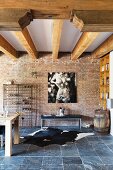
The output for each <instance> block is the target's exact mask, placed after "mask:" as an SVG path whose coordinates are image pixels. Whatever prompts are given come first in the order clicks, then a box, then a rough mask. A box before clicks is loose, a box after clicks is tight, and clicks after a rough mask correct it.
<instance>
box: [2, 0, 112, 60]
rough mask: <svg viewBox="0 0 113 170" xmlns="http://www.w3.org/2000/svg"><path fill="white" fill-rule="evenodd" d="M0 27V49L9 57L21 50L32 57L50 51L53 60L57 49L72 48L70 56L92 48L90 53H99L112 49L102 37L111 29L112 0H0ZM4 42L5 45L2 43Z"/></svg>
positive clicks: (107, 34) (76, 55) (109, 40)
mask: <svg viewBox="0 0 113 170" xmlns="http://www.w3.org/2000/svg"><path fill="white" fill-rule="evenodd" d="M39 19H41V20H39ZM45 19H46V20H45ZM48 19H49V20H48ZM51 19H52V20H53V21H52V20H51ZM67 20H68V21H67ZM63 23H64V24H63ZM0 30H1V32H0V34H1V37H0V42H1V44H0V47H1V51H3V52H4V53H6V54H10V57H11V55H12V53H11V52H12V51H14V52H13V55H12V56H13V57H12V58H15V57H16V56H17V53H18V51H23V50H25V51H27V52H28V53H29V54H30V56H31V57H32V58H33V59H36V58H37V51H51V52H52V55H53V60H55V59H57V58H58V52H59V51H68V52H72V59H73V60H75V59H77V58H79V57H80V55H81V54H82V53H83V52H85V51H89V52H92V51H94V50H95V51H94V52H93V53H92V54H93V55H94V54H96V56H101V55H99V50H100V49H103V48H104V47H105V48H106V50H104V51H106V52H109V50H113V48H112V45H111V44H112V38H109V39H108V40H106V38H108V37H109V36H110V35H111V34H112V30H113V1H112V0H107V2H106V0H92V1H91V2H89V0H64V1H61V0H55V1H53V0H47V1H45V0H41V1H37V0H33V1H32V0H23V1H21V0H18V1H15V0H7V2H6V1H4V0H1V1H0ZM4 31H8V32H4ZM9 31H14V34H15V35H13V34H12V32H9ZM15 31H16V32H15ZM83 32H84V33H83ZM98 32H102V33H98ZM108 32H109V33H108ZM97 35H98V36H97ZM52 37H53V38H52ZM100 37H101V38H100ZM105 40H106V41H107V42H105V43H104V44H102V46H101V45H100V44H101V43H103V42H104V41H105ZM4 42H6V46H7V47H8V48H4V47H3V44H4ZM108 42H109V44H110V48H107V45H106V44H107V43H108ZM21 44H22V45H21ZM96 44H97V45H96ZM99 45H100V47H99V48H97V47H98V46H99ZM9 46H10V50H9ZM101 47H102V48H101ZM96 48H97V50H96ZM12 49H13V50H12ZM106 52H103V54H104V53H106Z"/></svg>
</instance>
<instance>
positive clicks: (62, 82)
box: [48, 72, 77, 103]
mask: <svg viewBox="0 0 113 170" xmlns="http://www.w3.org/2000/svg"><path fill="white" fill-rule="evenodd" d="M76 102H77V87H76V74H75V73H74V72H51V73H48V103H76Z"/></svg>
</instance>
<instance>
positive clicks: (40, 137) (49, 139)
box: [21, 128, 94, 147]
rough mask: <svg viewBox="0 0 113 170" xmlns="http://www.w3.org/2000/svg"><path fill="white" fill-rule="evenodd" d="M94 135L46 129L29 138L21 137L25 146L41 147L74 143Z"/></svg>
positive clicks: (29, 135)
mask: <svg viewBox="0 0 113 170" xmlns="http://www.w3.org/2000/svg"><path fill="white" fill-rule="evenodd" d="M89 135H94V133H82V132H79V131H63V130H61V129H55V128H46V129H40V130H38V131H35V132H33V133H31V134H28V135H27V136H24V137H21V138H22V139H23V142H22V143H24V144H33V145H37V146H40V147H43V146H47V145H50V144H60V145H64V144H65V143H66V142H74V141H77V140H79V139H81V138H83V137H86V136H89Z"/></svg>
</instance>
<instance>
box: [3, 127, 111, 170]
mask: <svg viewBox="0 0 113 170" xmlns="http://www.w3.org/2000/svg"><path fill="white" fill-rule="evenodd" d="M35 130H37V129H36V128H29V129H28V128H26V129H25V128H22V129H20V134H21V135H22V136H24V135H27V134H28V133H31V132H34V131H35ZM87 130H88V129H87ZM0 170H113V137H112V136H110V135H100V134H95V135H94V136H88V137H85V138H82V139H80V140H79V141H76V142H74V143H71V142H68V143H66V144H65V145H56V144H53V145H49V146H45V147H39V146H34V145H30V144H19V145H13V155H12V157H4V148H3V149H0Z"/></svg>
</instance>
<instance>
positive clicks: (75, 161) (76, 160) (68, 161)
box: [63, 157, 82, 164]
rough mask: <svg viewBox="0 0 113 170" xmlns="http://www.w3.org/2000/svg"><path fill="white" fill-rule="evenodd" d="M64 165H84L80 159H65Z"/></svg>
mask: <svg viewBox="0 0 113 170" xmlns="http://www.w3.org/2000/svg"><path fill="white" fill-rule="evenodd" d="M63 164H82V160H81V158H80V157H63Z"/></svg>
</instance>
